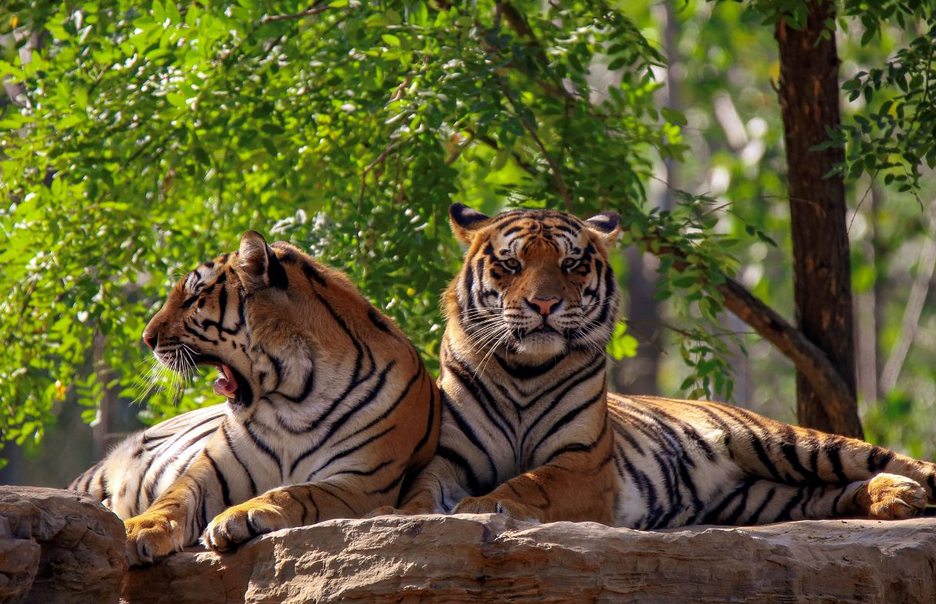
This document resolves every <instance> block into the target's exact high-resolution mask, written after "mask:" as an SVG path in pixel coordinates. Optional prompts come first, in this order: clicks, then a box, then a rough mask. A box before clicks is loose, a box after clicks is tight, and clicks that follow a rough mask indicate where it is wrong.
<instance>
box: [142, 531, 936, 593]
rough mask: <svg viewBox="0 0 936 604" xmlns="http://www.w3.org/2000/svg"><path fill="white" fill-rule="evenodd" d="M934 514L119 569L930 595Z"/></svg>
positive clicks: (295, 549) (378, 543)
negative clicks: (899, 518)
mask: <svg viewBox="0 0 936 604" xmlns="http://www.w3.org/2000/svg"><path fill="white" fill-rule="evenodd" d="M934 565H936V520H934V519H924V520H907V521H900V522H880V521H860V520H848V521H841V520H835V521H813V522H793V523H782V524H775V525H769V526H763V527H755V528H730V527H693V528H685V529H678V530H669V531H633V530H629V529H614V528H609V527H606V526H603V525H600V524H595V523H590V522H582V523H571V522H557V523H553V524H542V525H536V524H530V523H526V522H518V521H514V520H511V519H509V518H507V517H505V516H500V515H469V514H462V515H457V516H413V517H390V516H382V517H378V518H372V519H366V520H338V521H329V522H323V523H321V524H318V525H315V526H310V527H306V528H300V529H288V530H284V531H279V532H276V533H273V534H271V535H267V536H264V537H260V538H258V539H255V540H254V541H251V542H250V543H248V544H247V545H246V546H244V547H242V548H241V549H240V550H238V551H237V552H235V553H233V554H230V555H226V556H220V557H219V556H216V555H214V554H209V553H205V552H183V553H181V554H176V555H174V556H171V557H169V558H168V559H166V560H165V561H164V562H161V563H159V564H156V565H154V566H152V567H150V568H144V569H131V570H130V572H129V573H128V574H127V576H126V579H125V581H124V586H123V597H124V598H125V599H126V601H127V602H128V604H157V603H159V604H189V603H192V604H194V603H196V602H197V603H198V604H228V603H233V602H247V603H261V602H262V603H269V604H272V603H297V604H298V603H300V602H317V603H319V604H325V603H328V602H361V603H365V602H366V603H368V604H380V603H382V602H387V603H391V602H392V603H395V604H397V603H400V602H403V603H406V604H417V603H428V602H439V603H442V602H445V603H458V602H464V603H468V602H517V603H550V604H552V603H555V604H558V603H560V602H563V603H567V602H573V603H578V602H583V603H584V602H588V603H592V604H593V603H595V602H632V603H664V602H667V603H674V604H675V603H679V604H684V603H686V602H749V603H777V604H781V603H782V604H789V603H792V602H797V603H806V604H810V603H813V604H819V603H828V602H837V603H840V604H849V603H851V604H856V603H859V602H860V603H881V604H885V603H887V604H893V603H895V602H901V603H902V604H913V603H924V602H925V603H927V604H931V603H932V602H934V601H936V574H934V573H933V568H934Z"/></svg>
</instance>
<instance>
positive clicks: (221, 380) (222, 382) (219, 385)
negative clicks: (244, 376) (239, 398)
mask: <svg viewBox="0 0 936 604" xmlns="http://www.w3.org/2000/svg"><path fill="white" fill-rule="evenodd" d="M221 373H222V374H223V375H219V376H218V379H217V380H215V383H214V391H215V394H217V395H220V396H224V397H227V398H234V393H235V392H237V380H235V379H234V374H233V372H231V368H230V367H228V366H227V365H221Z"/></svg>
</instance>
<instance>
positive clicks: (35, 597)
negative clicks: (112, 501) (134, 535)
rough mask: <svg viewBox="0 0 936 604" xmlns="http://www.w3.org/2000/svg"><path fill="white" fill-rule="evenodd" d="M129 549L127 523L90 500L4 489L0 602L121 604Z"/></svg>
mask: <svg viewBox="0 0 936 604" xmlns="http://www.w3.org/2000/svg"><path fill="white" fill-rule="evenodd" d="M125 547H126V546H125V536H124V528H123V523H122V522H121V521H120V519H119V518H118V517H117V516H115V515H114V514H113V513H111V512H110V510H108V509H107V508H105V507H104V506H102V505H101V504H100V503H98V502H96V501H94V500H92V499H90V498H88V497H84V496H82V495H79V494H77V493H74V492H72V491H61V490H58V489H43V488H37V487H8V486H0V602H3V603H7V602H9V603H13V602H16V603H20V602H26V603H33V602H35V603H36V604H38V603H42V604H50V603H55V604H59V603H62V604H65V603H69V604H71V603H74V604H84V603H87V604H92V603H94V604H106V603H108V602H117V601H118V599H119V589H120V580H121V577H122V576H123V574H124V572H125V571H126V569H127V562H126V549H125Z"/></svg>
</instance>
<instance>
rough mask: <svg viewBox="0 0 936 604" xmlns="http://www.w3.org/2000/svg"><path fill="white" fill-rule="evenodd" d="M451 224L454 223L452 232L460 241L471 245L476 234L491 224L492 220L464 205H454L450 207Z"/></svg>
mask: <svg viewBox="0 0 936 604" xmlns="http://www.w3.org/2000/svg"><path fill="white" fill-rule="evenodd" d="M449 222H451V223H452V232H453V233H455V237H456V238H457V239H458V240H459V241H461V242H462V243H471V241H472V239H474V234H475V232H476V231H479V230H481V229H483V228H484V227H486V226H487V225H489V224H491V219H490V218H489V217H488V216H485V215H484V214H482V213H481V212H478V211H477V210H472V209H471V208H469V207H468V206H466V205H465V204H463V203H453V204H452V205H451V206H449Z"/></svg>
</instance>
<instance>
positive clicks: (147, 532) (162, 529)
mask: <svg viewBox="0 0 936 604" xmlns="http://www.w3.org/2000/svg"><path fill="white" fill-rule="evenodd" d="M124 528H125V529H126V531H127V561H128V562H129V563H130V566H138V565H140V564H150V563H152V562H155V561H157V560H159V559H160V558H165V557H166V556H168V555H169V554H171V553H173V552H177V551H180V550H181V549H182V547H183V546H184V545H185V544H184V534H183V531H182V526H181V525H180V524H179V523H178V522H176V521H175V520H172V519H171V518H167V517H165V516H163V515H162V514H158V513H146V512H144V513H143V514H140V515H139V516H134V517H133V518H130V519H129V520H127V521H126V522H124Z"/></svg>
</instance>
